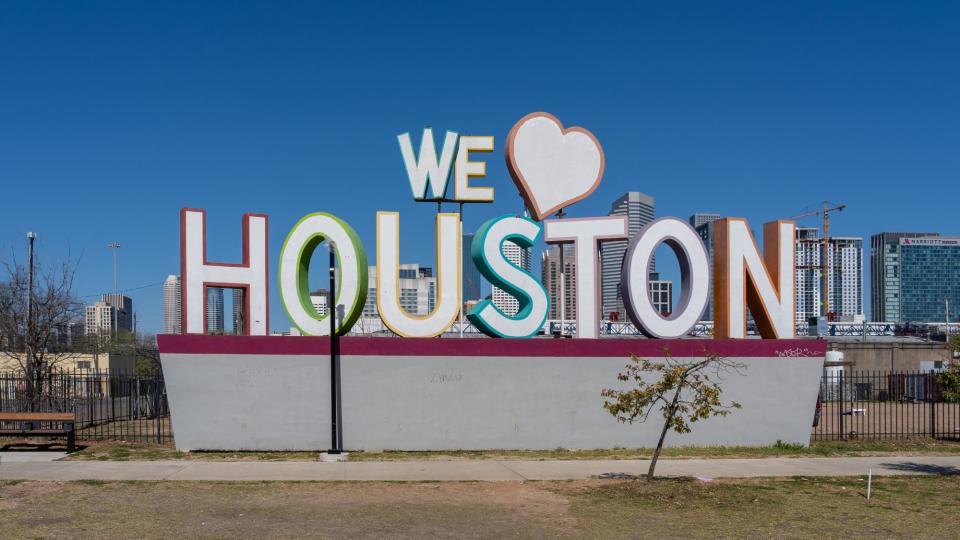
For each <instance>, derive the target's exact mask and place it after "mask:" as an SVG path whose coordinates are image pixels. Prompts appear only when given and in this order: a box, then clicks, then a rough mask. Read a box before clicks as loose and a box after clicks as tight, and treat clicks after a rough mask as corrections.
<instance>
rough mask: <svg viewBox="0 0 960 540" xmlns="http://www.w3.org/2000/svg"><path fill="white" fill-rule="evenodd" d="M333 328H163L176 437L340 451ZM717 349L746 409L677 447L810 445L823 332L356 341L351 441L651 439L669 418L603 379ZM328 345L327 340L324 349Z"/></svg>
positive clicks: (347, 397) (351, 357)
mask: <svg viewBox="0 0 960 540" xmlns="http://www.w3.org/2000/svg"><path fill="white" fill-rule="evenodd" d="M328 341H329V340H328V339H323V338H306V337H290V338H251V337H223V336H160V348H161V359H162V362H163V370H164V376H165V379H166V384H167V394H168V398H169V401H170V408H171V414H172V425H173V430H174V439H175V441H176V444H177V447H178V448H180V449H183V450H190V449H193V450H199V449H203V450H325V449H328V448H330V369H329V356H328V354H325V353H327V351H328V349H326V345H327V343H328ZM664 347H668V348H669V349H670V351H671V353H672V354H673V355H674V358H676V359H678V360H684V359H686V360H695V359H698V358H703V357H704V355H707V354H711V353H716V354H720V355H721V356H723V357H725V358H728V359H731V360H735V361H737V362H739V363H740V364H742V366H743V368H742V369H741V370H738V371H730V372H726V373H720V374H712V375H711V377H712V378H715V379H716V380H720V381H722V387H723V400H724V401H725V402H729V401H737V402H739V403H741V405H742V406H743V408H742V409H739V410H735V411H733V412H732V413H731V414H730V415H729V416H728V417H726V418H711V419H709V420H706V421H702V422H698V423H697V425H696V429H695V430H694V431H693V433H690V434H685V435H675V434H671V436H670V437H668V439H667V441H668V445H672V446H691V445H693V446H705V445H725V446H732V445H770V444H774V443H776V442H777V441H782V442H785V443H799V444H807V442H808V441H809V436H810V429H811V427H810V426H811V423H812V420H813V413H814V405H815V403H816V397H817V391H818V389H819V381H820V375H821V371H822V366H823V355H824V352H825V342H822V341H807V340H803V341H801V340H790V341H772V340H771V341H760V340H738V341H714V340H675V341H670V340H664V341H661V340H640V339H625V340H619V339H617V340H613V339H609V340H608V339H603V340H550V339H533V340H493V339H434V340H410V339H390V338H344V339H343V340H342V348H341V350H342V353H343V354H342V360H341V366H342V392H343V393H342V402H343V421H344V431H343V434H344V446H345V447H346V448H348V449H355V450H366V449H390V450H478V449H551V448H558V447H563V448H613V447H652V446H655V445H656V439H657V436H658V434H659V431H658V430H659V427H660V425H661V422H660V418H659V415H657V414H654V415H653V416H651V420H650V421H648V422H647V423H638V424H634V425H623V424H620V423H618V422H617V421H616V419H614V418H613V417H612V416H611V415H610V414H609V413H608V412H607V411H606V410H605V409H604V408H603V401H604V400H603V398H602V397H601V396H600V392H601V390H602V389H604V388H610V387H617V386H621V387H625V386H623V384H622V383H619V382H618V381H617V378H616V377H617V373H618V372H620V371H622V370H623V368H624V366H625V365H626V364H627V363H628V362H629V355H630V354H631V353H632V354H636V355H638V356H645V357H663V354H664V352H663V350H664ZM325 349H326V350H325Z"/></svg>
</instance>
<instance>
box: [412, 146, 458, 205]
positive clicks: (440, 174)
mask: <svg viewBox="0 0 960 540" xmlns="http://www.w3.org/2000/svg"><path fill="white" fill-rule="evenodd" d="M457 138H458V135H457V134H456V133H454V132H453V131H448V132H447V136H446V138H445V139H444V141H443V151H442V153H441V154H440V156H439V157H437V148H436V146H435V145H434V143H433V130H432V129H430V128H426V129H424V130H423V138H422V139H421V140H420V156H419V158H417V157H414V154H413V143H412V142H410V134H409V133H404V134H402V135H397V140H398V141H399V142H400V153H401V154H403V164H404V165H406V167H407V177H409V178H410V190H411V191H413V198H414V199H417V200H421V199H426V198H427V186H428V185H429V186H430V189H431V191H432V192H433V198H435V199H442V198H443V196H444V195H445V194H446V192H447V182H448V181H449V180H450V169H451V167H452V166H453V158H454V157H455V156H456V155H457Z"/></svg>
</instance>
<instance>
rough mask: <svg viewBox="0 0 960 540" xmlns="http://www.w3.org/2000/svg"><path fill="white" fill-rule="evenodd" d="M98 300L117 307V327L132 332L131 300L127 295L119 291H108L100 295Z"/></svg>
mask: <svg viewBox="0 0 960 540" xmlns="http://www.w3.org/2000/svg"><path fill="white" fill-rule="evenodd" d="M100 301H102V302H106V303H108V304H110V305H111V306H113V307H115V308H117V320H116V325H117V329H118V330H121V331H126V332H133V300H132V299H131V298H130V297H129V296H124V295H122V294H119V293H109V294H104V295H101V296H100Z"/></svg>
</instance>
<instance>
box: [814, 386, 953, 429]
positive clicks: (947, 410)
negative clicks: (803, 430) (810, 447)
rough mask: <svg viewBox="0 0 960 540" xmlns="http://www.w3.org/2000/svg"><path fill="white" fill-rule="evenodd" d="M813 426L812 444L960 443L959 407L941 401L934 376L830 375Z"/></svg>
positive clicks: (940, 392) (821, 387)
mask: <svg viewBox="0 0 960 540" xmlns="http://www.w3.org/2000/svg"><path fill="white" fill-rule="evenodd" d="M815 424H816V425H815V426H814V427H813V434H812V437H813V439H814V440H837V439H856V438H862V439H894V438H908V437H935V438H941V439H957V440H960V403H957V402H949V401H947V400H946V399H944V396H943V388H942V386H941V384H940V379H939V375H938V374H937V373H933V372H920V371H912V372H911V371H898V372H890V371H857V372H853V373H843V372H835V373H831V374H827V375H824V376H823V378H822V379H821V381H820V400H819V402H818V409H817V418H816V420H815Z"/></svg>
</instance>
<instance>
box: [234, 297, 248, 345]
mask: <svg viewBox="0 0 960 540" xmlns="http://www.w3.org/2000/svg"><path fill="white" fill-rule="evenodd" d="M246 293H247V290H246V289H242V288H240V287H236V288H234V289H233V333H234V334H237V335H242V334H243V326H244V320H243V319H244V317H245V316H246V309H247V307H246V303H247V302H246Z"/></svg>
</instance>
